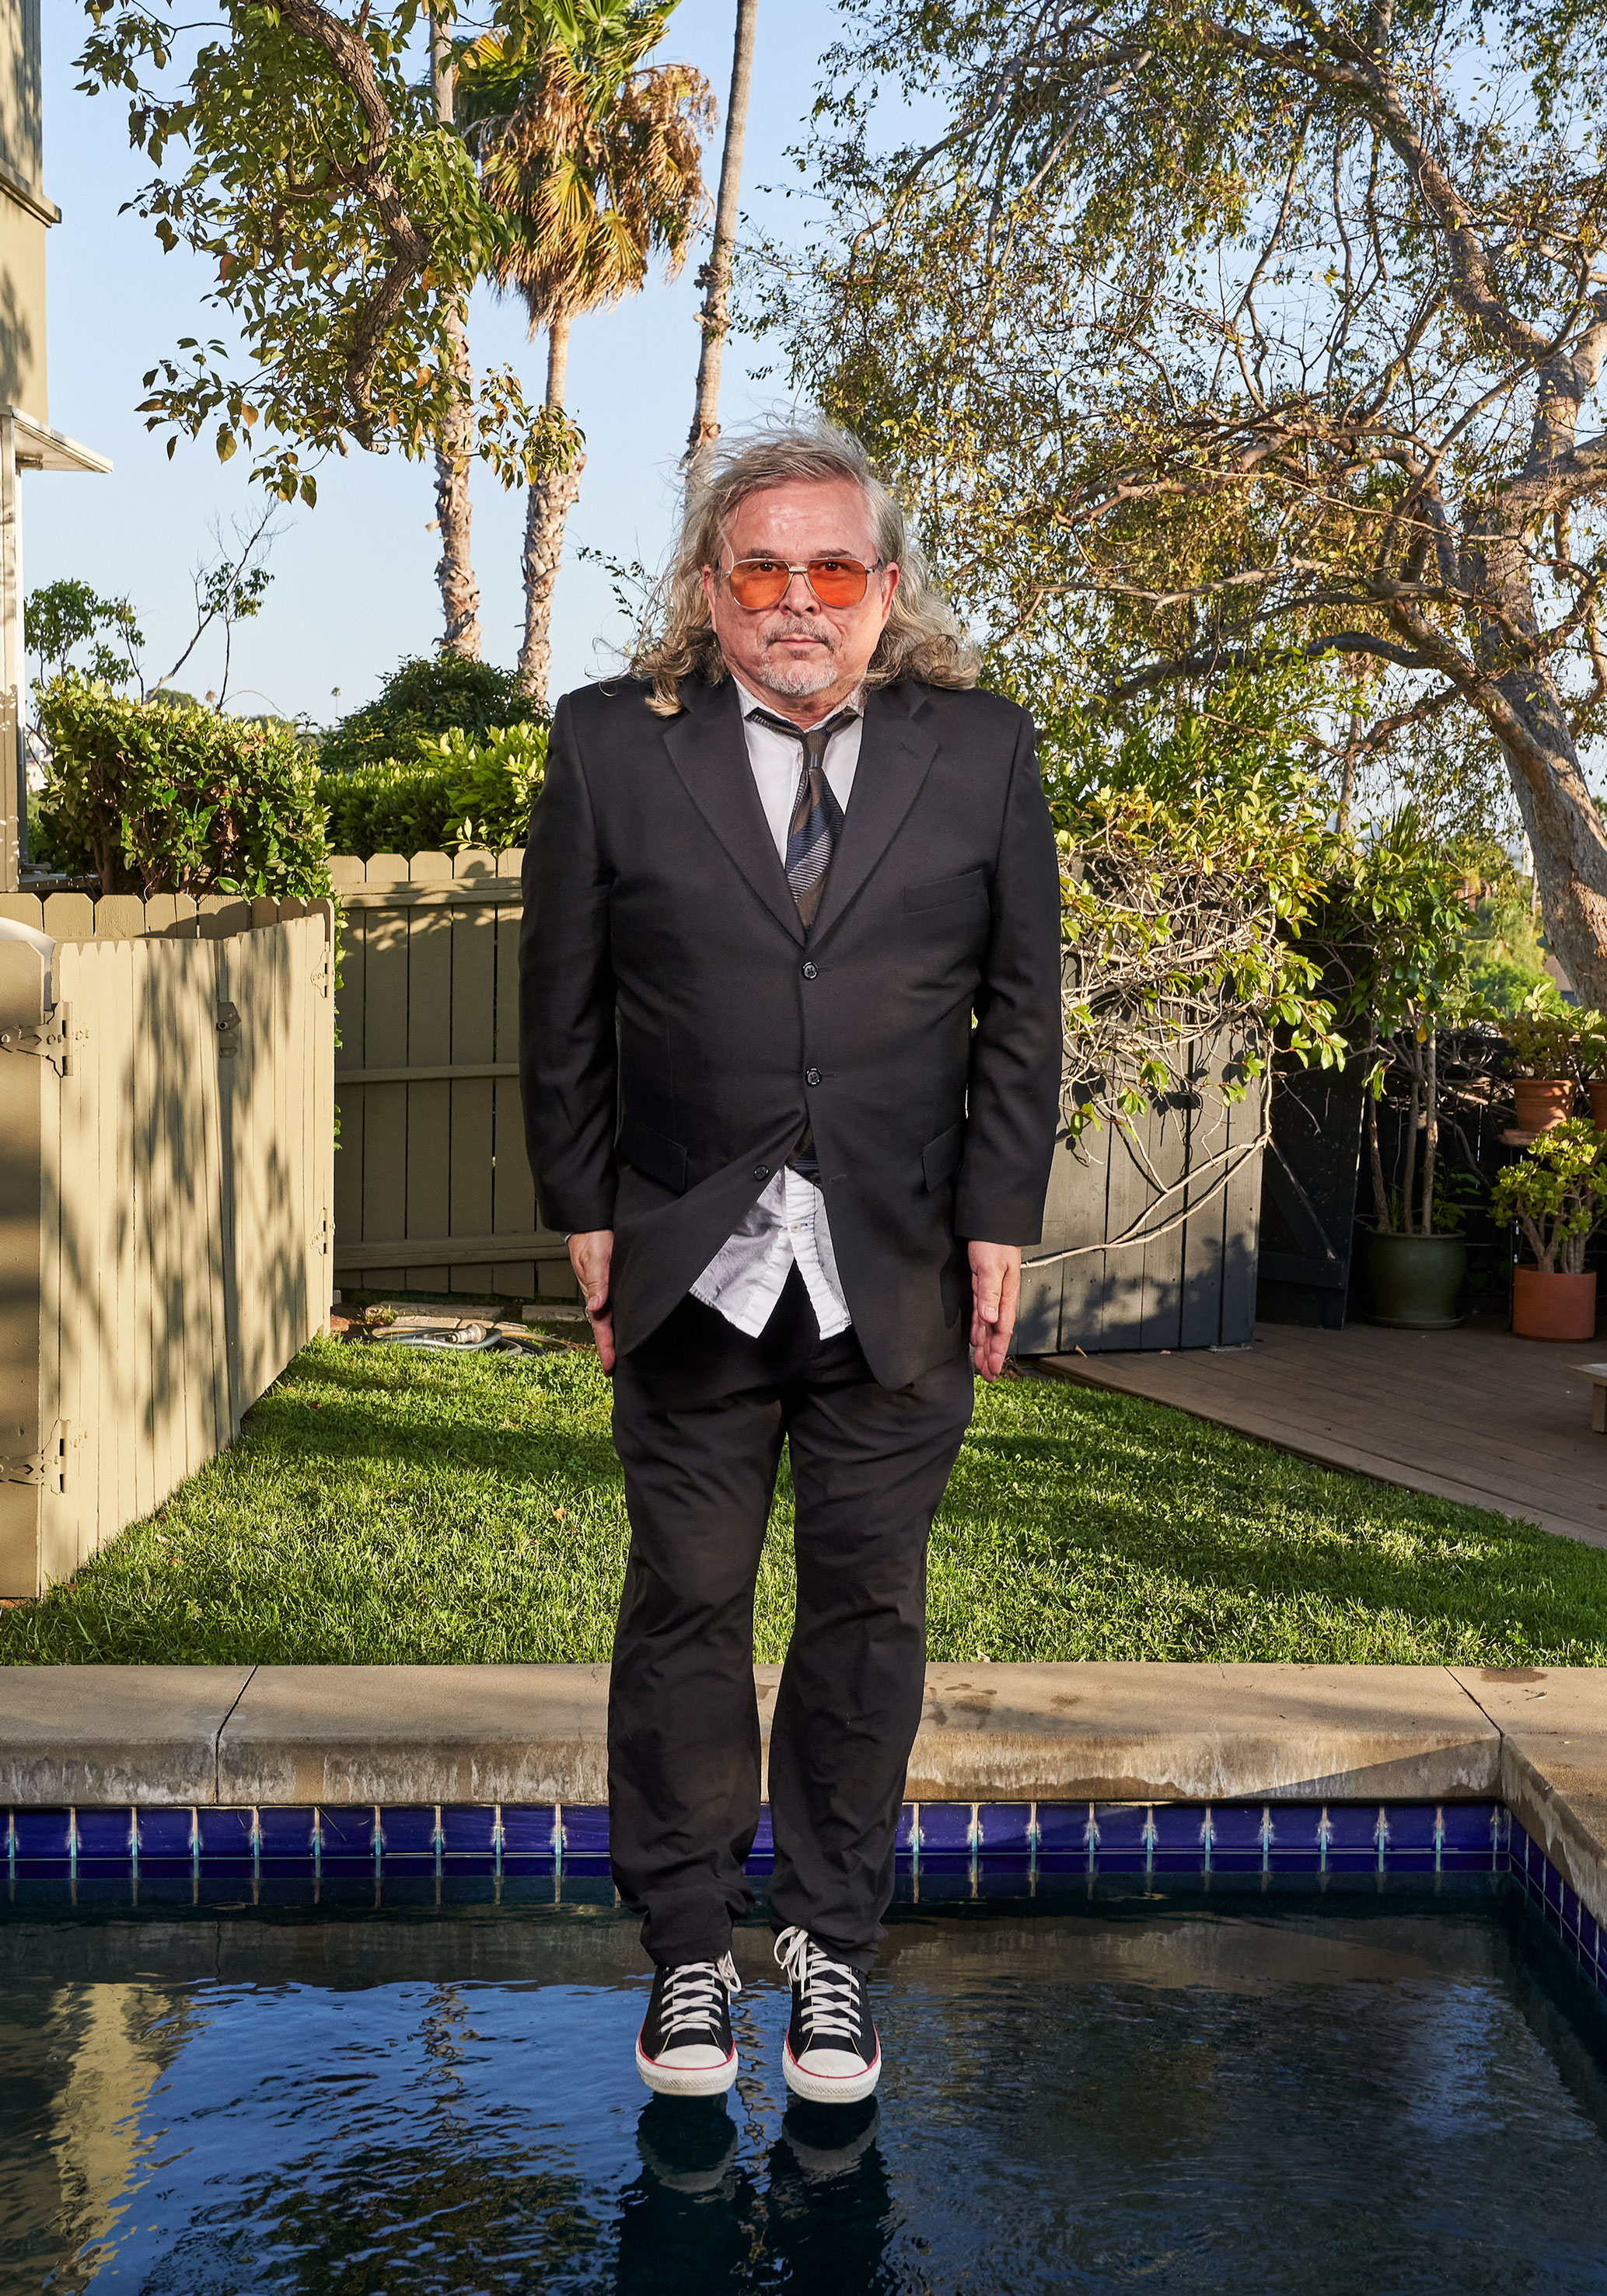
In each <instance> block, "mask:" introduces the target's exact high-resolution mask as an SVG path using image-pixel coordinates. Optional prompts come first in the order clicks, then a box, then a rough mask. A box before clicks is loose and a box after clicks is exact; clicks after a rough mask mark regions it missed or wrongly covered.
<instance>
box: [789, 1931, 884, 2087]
mask: <svg viewBox="0 0 1607 2296" xmlns="http://www.w3.org/2000/svg"><path fill="white" fill-rule="evenodd" d="M775 1958H776V1960H777V1961H779V1962H780V1964H781V1965H782V1967H783V1969H784V1970H785V1971H786V1972H787V1975H788V1976H789V1977H790V1978H791V1980H792V2017H791V2023H790V2024H789V2025H788V2027H787V2042H786V2046H785V2048H784V2049H783V2052H782V2071H783V2073H784V2074H785V2076H786V2082H787V2087H789V2088H790V2089H791V2091H792V2093H793V2095H795V2096H804V2097H808V2099H809V2101H810V2103H812V2104H857V2103H859V2100H860V2098H861V2097H865V2096H869V2095H870V2093H871V2091H872V2090H873V2088H874V2087H875V2086H876V2083H877V2081H878V2080H879V2079H881V2041H880V2039H879V2038H878V2037H877V2033H876V2028H875V2027H874V2025H873V2024H872V2022H871V2005H870V1997H869V1995H868V1993H867V1991H866V1989H865V1977H864V1973H863V1972H861V1971H859V1970H857V1969H851V1968H850V1967H849V1964H848V1963H847V1962H846V1961H833V1960H832V1956H831V1955H830V1954H829V1953H828V1952H827V1951H826V1949H825V1948H824V1946H822V1945H817V1944H816V1941H815V1939H813V1938H812V1937H811V1936H810V1935H809V1933H808V1931H807V1930H799V1929H791V1930H783V1931H782V1933H781V1935H780V1936H779V1937H778V1938H777V1939H776V1940H775Z"/></svg>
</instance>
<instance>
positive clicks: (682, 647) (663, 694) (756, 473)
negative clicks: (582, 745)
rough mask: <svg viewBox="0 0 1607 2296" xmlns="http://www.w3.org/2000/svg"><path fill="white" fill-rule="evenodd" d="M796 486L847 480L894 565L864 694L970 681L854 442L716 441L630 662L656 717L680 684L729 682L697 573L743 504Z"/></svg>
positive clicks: (791, 436) (814, 431) (830, 431)
mask: <svg viewBox="0 0 1607 2296" xmlns="http://www.w3.org/2000/svg"><path fill="white" fill-rule="evenodd" d="M798 479H805V480H816V479H824V480H832V479H848V480H851V481H852V483H853V484H854V485H855V486H857V488H859V490H860V492H861V493H862V494H863V495H864V496H865V502H866V504H867V505H868V507H869V510H870V513H871V524H872V528H873V531H874V534H875V537H876V554H877V556H878V557H879V558H880V559H881V561H882V562H883V563H884V564H888V565H897V567H898V588H897V589H896V590H895V591H894V593H893V605H892V611H891V612H890V614H889V616H888V618H887V626H886V627H885V628H884V629H883V631H882V633H881V638H880V639H879V640H878V642H877V645H876V651H875V652H874V653H873V655H872V656H871V663H870V668H869V669H868V670H867V671H866V673H865V684H866V685H867V686H868V685H891V684H892V683H893V682H894V680H895V679H896V678H900V677H918V678H920V679H922V681H923V682H924V683H925V684H926V685H949V686H966V685H975V684H976V682H977V657H976V650H975V648H974V647H973V646H972V644H971V643H970V641H969V639H968V638H967V637H966V636H965V634H964V632H963V630H962V629H961V627H960V626H959V624H958V622H957V621H956V620H955V617H954V614H953V612H952V611H951V610H950V608H949V606H948V604H947V602H946V600H945V599H944V598H943V597H942V596H941V595H940V594H939V592H938V591H937V590H936V589H935V588H934V587H933V585H932V579H931V575H930V574H929V573H928V572H927V570H926V562H925V560H924V559H923V558H922V555H921V553H920V550H919V549H918V548H917V547H916V545H915V544H914V542H913V541H912V540H911V539H910V536H909V531H908V529H907V528H906V525H905V521H904V512H902V511H901V510H900V509H899V507H898V504H897V502H896V501H895V500H894V499H893V496H891V495H890V493H889V492H888V489H887V488H886V487H884V486H883V485H882V483H881V480H880V479H879V478H878V477H877V476H876V473H875V471H873V469H872V468H871V463H870V457H869V456H868V455H866V453H865V449H864V447H862V446H861V445H860V444H859V441H858V440H857V439H854V438H851V437H850V436H849V433H848V432H847V431H846V430H836V429H834V428H833V427H832V425H831V424H830V423H827V422H817V423H814V424H811V425H810V426H808V428H804V427H801V426H800V427H799V428H797V429H788V430H765V431H760V432H758V433H752V434H750V435H748V436H747V437H741V436H738V437H733V438H730V439H720V440H719V441H718V443H717V445H716V446H715V447H713V448H712V449H710V450H709V452H708V453H707V454H706V455H704V456H702V457H701V458H700V461H699V463H698V466H697V468H696V471H695V472H694V475H693V483H692V485H691V487H690V488H689V490H688V494H687V500H686V509H685V515H684V516H683V518H682V521H681V537H680V542H679V544H678V545H677V547H676V555H675V562H674V564H673V565H672V566H671V567H670V570H669V571H668V574H667V575H666V576H665V578H664V581H663V584H662V586H661V587H660V592H659V596H658V599H657V600H656V601H655V605H656V607H657V611H656V613H654V612H653V611H651V610H650V613H649V618H648V621H647V623H646V624H645V625H644V629H643V632H642V635H641V637H640V638H639V640H638V642H637V646H636V651H635V654H634V655H633V656H632V658H631V664H630V667H631V671H632V674H633V675H634V676H636V677H644V678H647V679H648V680H650V681H651V683H652V693H651V694H650V695H649V696H648V702H647V706H648V708H649V709H652V710H654V711H656V712H657V714H658V715H659V716H660V717H674V716H675V715H676V711H677V710H678V709H680V708H681V697H680V682H681V680H682V679H683V678H684V677H702V678H705V679H707V680H708V682H709V685H718V684H719V682H720V680H721V679H722V678H723V677H724V676H726V664H725V660H724V658H723V656H722V655H721V652H720V649H719V644H718V641H717V639H716V637H715V635H714V626H713V624H712V622H711V621H710V620H709V601H708V599H707V598H706V597H705V596H704V595H703V569H704V567H705V566H717V565H718V563H719V558H720V553H721V551H722V550H723V549H724V548H725V545H726V531H727V529H728V528H729V526H730V523H731V521H732V519H733V518H734V516H735V514H736V512H737V509H738V507H739V506H740V505H741V504H742V503H743V502H745V501H746V500H747V498H748V496H750V495H755V494H759V493H762V492H763V490H764V489H765V488H767V487H779V486H784V485H786V484H787V483H788V482H789V481H791V480H798Z"/></svg>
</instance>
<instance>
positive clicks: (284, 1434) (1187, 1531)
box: [0, 1341, 1607, 1665]
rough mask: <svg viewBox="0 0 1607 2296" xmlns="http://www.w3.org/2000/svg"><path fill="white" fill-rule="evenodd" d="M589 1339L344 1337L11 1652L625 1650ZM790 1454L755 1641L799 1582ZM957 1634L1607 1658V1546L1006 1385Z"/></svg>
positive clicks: (1129, 1401) (168, 1655)
mask: <svg viewBox="0 0 1607 2296" xmlns="http://www.w3.org/2000/svg"><path fill="white" fill-rule="evenodd" d="M608 1406H609V1390H608V1384H607V1382H606V1381H605V1380H604V1379H603V1376H602V1374H601V1373H600V1372H599V1371H598V1368H597V1363H596V1358H595V1357H594V1355H593V1354H592V1353H591V1351H590V1350H589V1349H575V1350H573V1351H571V1352H568V1353H565V1354H562V1355H553V1356H545V1357H540V1358H537V1359H534V1360H532V1359H531V1358H529V1357H486V1356H474V1357H458V1358H456V1359H455V1360H448V1361H443V1360H441V1359H440V1358H439V1357H427V1356H420V1355H416V1354H413V1353H410V1352H407V1351H405V1350H401V1349H387V1348H383V1347H376V1346H367V1345H360V1344H357V1345H354V1344H345V1343H341V1342H339V1341H318V1342H317V1343H316V1344H315V1345H314V1346H312V1347H310V1348H308V1349H307V1350H306V1352H305V1353H304V1354H303V1355H301V1356H300V1357H298V1359H297V1360H296V1362H295V1363H294V1364H292V1365H291V1368H290V1370H289V1371H288V1372H287V1373H286V1374H285V1375H284V1377H283V1379H282V1380H280V1381H279V1382H278V1384H277V1385H276V1386H275V1388H274V1389H273V1390H271V1391H270V1392H269V1393H268V1394H267V1395H266V1396H265V1397H264V1398H263V1399H262V1401H261V1403H260V1404H258V1406H257V1408H256V1410H255V1411H253V1412H252V1414H251V1415H250V1421H249V1423H248V1426H247V1430H246V1432H245V1434H244V1436H243V1438H242V1440H241V1441H240V1443H239V1444H238V1445H237V1446H236V1447H234V1450H232V1451H231V1452H229V1453H228V1454H227V1455H226V1456H225V1457H224V1458H222V1459H219V1460H217V1462H216V1463H215V1464H213V1465H212V1466H210V1467H209V1468H208V1469H207V1470H206V1471H205V1472H204V1473H202V1474H200V1475H197V1476H196V1477H195V1478H194V1479H193V1481H191V1482H189V1483H187V1484H185V1485H184V1488H182V1489H181V1490H180V1491H178V1492H177V1493H176V1495H175V1497H173V1498H172V1499H170V1500H169V1501H168V1505H166V1506H165V1507H163V1508H162V1509H161V1511H160V1513H158V1514H157V1515H155V1516H154V1517H153V1518H152V1520H151V1521H149V1522H143V1523H140V1524H137V1525H135V1527H134V1528H133V1529H130V1530H127V1531H125V1532H124V1534H123V1536H122V1537H121V1538H119V1539H118V1540H117V1541H116V1542H115V1543H114V1544H113V1546H111V1547H110V1548H109V1549H108V1550H107V1552H106V1553H104V1554H102V1555H100V1556H98V1557H97V1558H96V1559H95V1561H94V1562H91V1563H89V1564H88V1565H87V1566H86V1568H85V1569H84V1570H81V1571H80V1572H79V1573H78V1577H77V1579H74V1580H73V1582H72V1584H71V1585H70V1586H68V1587H59V1588H57V1589H56V1590H55V1591H54V1592H53V1594H51V1595H48V1596H47V1597H46V1598H45V1601H43V1602H41V1603H23V1604H20V1605H18V1606H16V1607H14V1608H12V1609H10V1610H8V1611H4V1613H0V1661H5V1662H9V1663H12V1664H21V1665H26V1664H30V1663H54V1662H60V1661H86V1660H93V1659H98V1660H116V1661H159V1660H165V1661H183V1662H199V1661H247V1660H258V1661H291V1660H300V1661H327V1662H341V1661H362V1660H368V1661H375V1660H377V1661H405V1660H412V1661H425V1662H444V1661H452V1660H498V1659H545V1660H555V1659H571V1660H572V1659H603V1658H606V1657H607V1655H608V1649H609V1640H610V1634H611V1627H612V1621H613V1613H614V1606H615V1602H616V1599H617V1595H618V1588H619V1573H620V1566H621V1563H622V1561H623V1557H624V1553H625V1543H626V1521H625V1505H624V1496H623V1492H622V1489H621V1486H620V1480H619V1468H618V1466H617V1464H615V1460H614V1456H613V1452H612V1450H611V1447H610V1444H609V1435H608ZM790 1522H791V1491H790V1489H789V1488H787V1485H786V1482H785V1478H784V1475H783V1487H782V1489H781V1491H780V1492H779V1493H778V1495H777V1498H776V1505H775V1518H774V1521H773V1523H772V1533H773V1535H772V1538H771V1540H770V1543H769V1546H768V1548H767V1554H766V1561H765V1566H764V1571H763V1574H762V1576H761V1578H760V1581H759V1588H758V1618H757V1623H756V1628H755V1644H756V1649H757V1653H758V1656H759V1657H760V1658H761V1659H778V1658H780V1657H781V1656H782V1655H783V1652H784V1650H785V1646H786V1639H787V1628H788V1621H789V1619H790V1616H791V1552H790V1549H791V1540H790V1537H789V1530H790ZM931 1655H932V1656H933V1658H935V1659H959V1660H963V1661H973V1660H975V1659H977V1658H979V1657H983V1656H986V1657H988V1658H990V1659H1074V1658H1079V1659H1301V1660H1342V1661H1357V1662H1366V1661H1371V1662H1396V1663H1399V1662H1407V1661H1447V1660H1454V1661H1459V1662H1463V1663H1476V1664H1494V1665H1521V1664H1529V1663H1534V1662H1536V1661H1550V1662H1552V1663H1556V1664H1572V1665H1602V1664H1607V1553H1597V1552H1595V1550H1593V1549H1591V1548H1588V1547H1585V1546H1578V1545H1577V1544H1576V1543H1574V1542H1573V1541H1572V1540H1570V1539H1563V1538H1550V1537H1548V1536H1546V1534H1545V1533H1543V1532H1541V1531H1539V1530H1537V1529H1529V1528H1526V1527H1524V1526H1521V1525H1515V1524H1513V1523H1511V1522H1508V1521H1505V1520H1504V1519H1503V1518H1502V1517H1500V1516H1497V1515H1494V1514H1485V1513H1480V1512H1478V1511H1477V1510H1475V1509H1473V1508H1470V1507H1461V1506H1455V1505H1451V1504H1450V1503H1449V1502H1448V1501H1445V1500H1441V1499H1433V1498H1424V1497H1418V1496H1417V1495H1416V1494H1414V1493H1413V1492H1410V1491H1405V1490H1398V1489H1396V1488H1393V1487H1391V1486H1390V1485H1387V1484H1382V1483H1373V1482H1368V1481H1366V1480H1363V1479H1361V1478H1359V1477H1357V1476H1352V1475H1343V1474H1333V1473H1329V1472H1326V1471H1324V1469H1322V1468H1320V1467H1314V1466H1309V1465H1308V1464H1306V1463H1305V1462H1304V1461H1302V1460H1300V1459H1291V1458H1288V1457H1285V1456H1283V1454H1282V1453H1280V1452H1277V1451H1272V1450H1268V1449H1266V1448H1264V1447H1262V1446H1260V1445H1259V1444H1256V1443H1252V1442H1250V1441H1247V1440H1246V1439H1244V1438H1243V1437H1242V1436H1238V1435H1233V1434H1230V1433H1228V1432H1227V1431H1226V1430H1225V1429H1222V1428H1217V1427H1210V1426H1207V1425H1205V1424H1203V1423H1201V1422H1200V1421H1197V1420H1193V1419H1189V1418H1187V1417H1185V1415H1183V1414H1181V1413H1179V1412H1174V1411H1168V1410H1167V1409H1166V1408H1164V1407H1163V1406H1160V1405H1158V1404H1151V1403H1143V1402H1139V1401H1136V1400H1135V1399H1133V1398H1128V1397H1125V1396H1118V1395H1110V1394H1103V1393H1100V1392H1097V1391H1095V1390H1088V1389H1083V1388H1076V1387H1068V1386H1062V1385H1060V1384H1056V1383H1052V1382H1046V1381H1042V1382H1040V1381H1036V1380H1012V1381H1008V1382H1001V1383H1000V1384H999V1385H997V1386H996V1387H994V1388H992V1389H990V1390H979V1393H978V1403H977V1415H976V1420H975V1423H974V1425H973V1427H972V1432H971V1436H970V1439H969V1440H968V1441H967V1443H966V1446H965V1448H964V1451H963V1454H962V1456H961V1459H960V1464H959V1465H958V1467H957V1469H956V1470H955V1477H954V1480H953V1483H952V1484H951V1486H950V1488H949V1493H948V1497H947V1503H946V1504H945V1506H944V1508H943V1512H942V1513H941V1514H940V1515H939V1519H938V1524H937V1529H936V1531H935V1533H934V1536H933V1541H932V1553H931Z"/></svg>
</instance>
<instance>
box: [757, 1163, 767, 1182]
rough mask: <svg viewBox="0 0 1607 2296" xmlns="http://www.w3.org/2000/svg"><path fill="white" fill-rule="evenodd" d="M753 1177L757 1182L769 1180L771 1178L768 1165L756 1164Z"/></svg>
mask: <svg viewBox="0 0 1607 2296" xmlns="http://www.w3.org/2000/svg"><path fill="white" fill-rule="evenodd" d="M753 1177H754V1178H755V1179H756V1180H767V1179H768V1178H769V1177H770V1167H769V1166H768V1164H756V1165H755V1166H754V1167H753Z"/></svg>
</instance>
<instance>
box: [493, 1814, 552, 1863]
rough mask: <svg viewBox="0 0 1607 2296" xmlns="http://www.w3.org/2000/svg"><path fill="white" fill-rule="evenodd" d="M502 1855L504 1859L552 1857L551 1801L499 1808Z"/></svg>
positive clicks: (548, 1860)
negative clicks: (500, 1810) (500, 1809)
mask: <svg viewBox="0 0 1607 2296" xmlns="http://www.w3.org/2000/svg"><path fill="white" fill-rule="evenodd" d="M502 1854H503V1856H504V1858H505V1857H545V1859H546V1860H547V1862H548V1864H549V1865H550V1864H551V1863H552V1857H553V1805H552V1803H551V1802H545V1801H537V1802H530V1801H526V1802H512V1801H505V1802H504V1804H503V1806H502Z"/></svg>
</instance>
